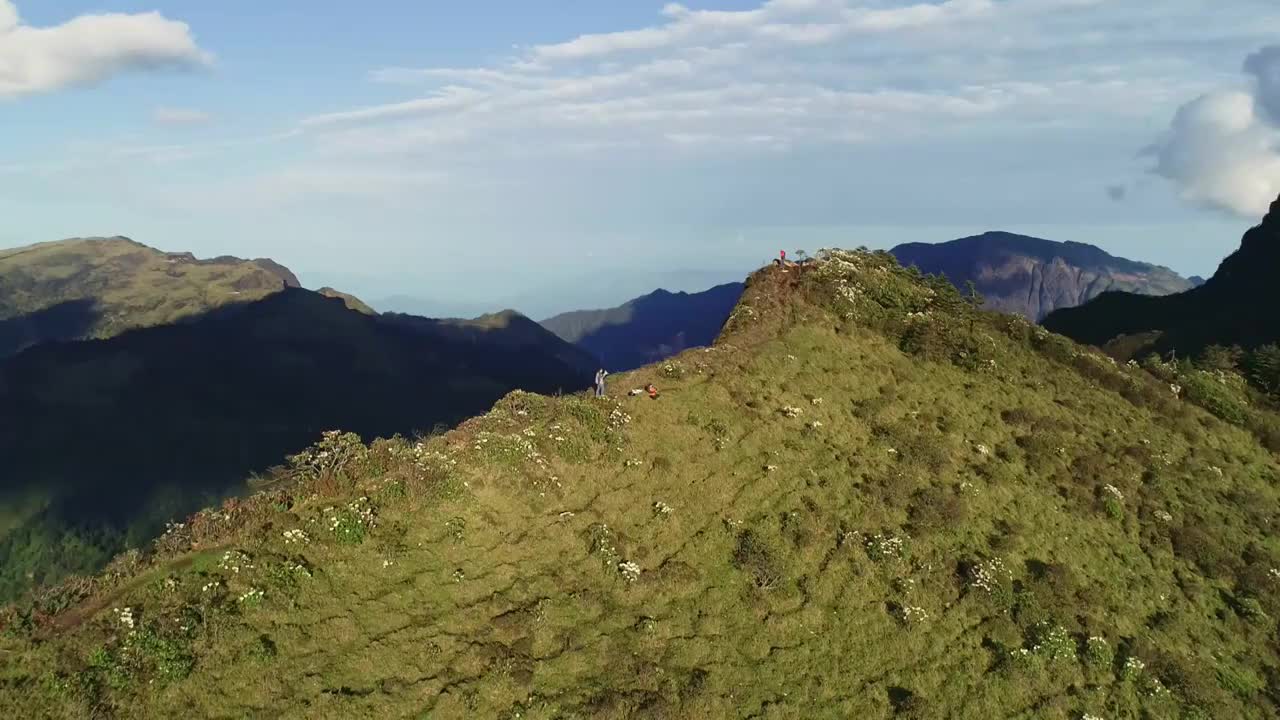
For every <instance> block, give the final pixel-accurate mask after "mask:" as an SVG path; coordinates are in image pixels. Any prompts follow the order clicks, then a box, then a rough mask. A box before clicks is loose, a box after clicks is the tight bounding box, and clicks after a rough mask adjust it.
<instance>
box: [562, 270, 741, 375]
mask: <svg viewBox="0 0 1280 720" xmlns="http://www.w3.org/2000/svg"><path fill="white" fill-rule="evenodd" d="M741 295H742V284H741V283H727V284H724V285H719V286H716V287H714V288H711V289H710V290H705V291H703V292H699V293H683V292H680V293H672V292H667V291H666V290H658V291H656V292H653V293H650V294H649V295H645V296H643V297H639V298H636V299H634V300H631V301H630V302H627V303H625V304H623V305H620V306H618V307H616V308H610V309H608V310H579V311H575V312H569V313H564V314H562V315H557V316H555V317H553V318H549V319H547V320H543V321H542V325H543V327H546V328H547V329H549V330H551V331H552V332H554V333H555V334H556V335H558V336H560V338H561V339H563V340H565V341H567V342H571V343H573V344H575V345H577V346H578V347H580V348H582V349H583V350H586V351H587V352H589V353H591V354H592V355H594V356H595V357H597V358H599V359H600V362H601V363H602V364H603V365H604V367H606V368H607V369H609V370H631V369H633V368H637V367H640V366H641V365H644V364H646V363H651V362H656V361H658V360H662V359H663V358H667V357H670V356H671V355H675V354H676V353H679V352H682V351H684V350H686V349H688V348H691V347H701V346H703V345H709V344H711V342H712V341H713V340H715V337H716V335H718V334H719V333H720V328H721V327H722V326H723V325H724V321H725V319H726V318H728V317H729V313H730V312H731V311H732V310H733V307H734V305H735V304H736V303H737V302H738V298H739V297H740V296H741Z"/></svg>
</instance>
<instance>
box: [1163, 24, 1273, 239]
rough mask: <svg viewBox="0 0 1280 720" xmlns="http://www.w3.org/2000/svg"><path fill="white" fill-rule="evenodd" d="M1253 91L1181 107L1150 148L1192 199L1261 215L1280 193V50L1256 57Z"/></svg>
mask: <svg viewBox="0 0 1280 720" xmlns="http://www.w3.org/2000/svg"><path fill="white" fill-rule="evenodd" d="M1245 71H1246V72H1248V73H1249V74H1251V75H1253V76H1254V77H1255V79H1256V83H1255V85H1254V88H1253V89H1252V91H1251V92H1245V91H1241V90H1219V91H1215V92H1211V93H1207V94H1205V95H1201V96H1200V97H1198V98H1196V99H1195V100H1192V101H1191V102H1189V103H1187V104H1185V105H1183V106H1182V107H1181V108H1179V109H1178V111H1177V113H1176V114H1175V115H1174V118H1173V122H1172V124H1171V126H1170V128H1169V130H1168V131H1166V132H1165V134H1164V136H1163V137H1162V138H1160V139H1159V140H1158V141H1157V142H1156V143H1155V144H1154V145H1152V146H1151V147H1149V148H1147V149H1146V150H1145V151H1144V154H1146V155H1150V156H1151V157H1154V158H1155V165H1154V166H1153V167H1152V168H1151V171H1152V172H1154V173H1155V174H1157V175H1160V176H1162V177H1164V178H1166V179H1168V180H1170V181H1172V182H1173V183H1174V184H1175V185H1176V186H1177V187H1178V190H1179V193H1180V194H1181V195H1182V197H1183V198H1185V199H1186V200H1188V201H1190V202H1194V203H1197V204H1201V205H1206V206H1209V207H1213V208H1217V209H1220V210H1225V211H1227V212H1231V213H1235V214H1237V215H1241V216H1243V217H1248V218H1257V217H1260V216H1262V215H1263V214H1265V213H1266V212H1267V209H1268V208H1269V207H1270V205H1271V203H1272V202H1273V201H1274V200H1275V199H1276V198H1277V196H1280V125H1278V123H1277V120H1278V119H1280V114H1277V112H1276V110H1277V109H1280V48H1276V47H1269V48H1264V49H1263V50H1261V51H1259V52H1257V53H1255V54H1253V55H1250V56H1249V58H1248V60H1246V62H1245Z"/></svg>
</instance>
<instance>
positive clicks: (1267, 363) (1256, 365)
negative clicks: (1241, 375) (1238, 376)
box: [1241, 343, 1280, 396]
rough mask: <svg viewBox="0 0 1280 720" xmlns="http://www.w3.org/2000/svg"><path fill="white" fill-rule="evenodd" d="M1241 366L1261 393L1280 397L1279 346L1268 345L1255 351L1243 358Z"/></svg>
mask: <svg viewBox="0 0 1280 720" xmlns="http://www.w3.org/2000/svg"><path fill="white" fill-rule="evenodd" d="M1241 366H1242V367H1243V368H1244V371H1245V373H1246V374H1247V375H1248V377H1249V380H1250V381H1251V382H1253V384H1254V385H1256V386H1257V387H1258V388H1260V389H1261V390H1262V391H1263V392H1266V393H1268V394H1269V395H1275V396H1280V345H1276V344H1275V343H1270V344H1268V345H1263V346H1262V347H1259V348H1257V349H1255V350H1254V351H1253V352H1251V353H1249V354H1248V355H1247V356H1245V357H1244V359H1243V360H1242V361H1241Z"/></svg>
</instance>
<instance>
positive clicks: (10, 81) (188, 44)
mask: <svg viewBox="0 0 1280 720" xmlns="http://www.w3.org/2000/svg"><path fill="white" fill-rule="evenodd" d="M211 61H212V56H211V55H209V54H208V53H206V52H205V51H203V50H201V49H200V47H199V46H198V45H197V44H196V42H195V39H194V38H193V37H192V34H191V29H190V28H189V27H188V26H187V24H186V23H182V22H177V21H174V20H169V19H167V18H165V17H164V16H162V15H161V14H160V13H158V12H151V13H142V14H135V15H126V14H120V13H105V14H98V15H81V16H79V17H76V18H73V19H71V20H68V21H67V22H65V23H63V24H61V25H55V26H51V27H40V28H37V27H32V26H30V25H26V24H24V23H23V22H22V21H21V18H20V17H19V15H18V9H17V7H16V6H15V5H14V4H13V2H12V0H0V99H3V98H6V97H10V98H12V97H19V96H22V95H30V94H34V93H41V92H49V91H53V90H59V89H62V88H66V87H70V86H76V85H90V84H93V83H97V82H101V81H103V80H106V79H107V78H109V77H111V76H113V75H116V74H118V73H121V72H126V71H131V70H150V69H154V68H160V67H193V66H200V65H205V64H208V63H210V62H211Z"/></svg>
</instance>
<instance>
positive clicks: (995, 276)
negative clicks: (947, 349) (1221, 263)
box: [890, 230, 1192, 321]
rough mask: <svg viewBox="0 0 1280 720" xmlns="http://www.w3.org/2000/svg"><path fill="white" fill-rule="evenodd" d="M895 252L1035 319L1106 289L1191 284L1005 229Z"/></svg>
mask: <svg viewBox="0 0 1280 720" xmlns="http://www.w3.org/2000/svg"><path fill="white" fill-rule="evenodd" d="M890 252H891V253H892V254H893V255H894V256H895V257H897V258H898V260H899V262H901V263H902V264H903V265H915V266H917V267H918V268H919V269H920V270H921V271H923V272H926V273H930V274H940V275H944V276H946V277H947V278H948V279H949V280H951V281H952V282H953V283H955V284H956V286H957V287H960V288H963V287H964V286H965V285H966V284H967V283H968V282H973V283H974V284H975V285H976V286H977V288H978V290H979V292H981V293H982V294H983V295H984V296H985V297H986V299H987V306H988V307H989V308H991V309H994V310H1001V311H1004V312H1014V313H1018V314H1021V315H1023V316H1025V317H1027V318H1028V319H1030V320H1034V321H1039V320H1041V319H1043V318H1044V317H1045V316H1047V315H1048V314H1049V313H1050V312H1052V311H1053V310H1055V309H1058V308H1062V307H1073V306H1075V305H1079V304H1081V303H1083V302H1087V301H1088V300H1090V299H1092V298H1093V297H1096V296H1097V295H1099V294H1101V293H1103V292H1106V291H1108V290H1132V291H1136V292H1141V293H1145V294H1152V295H1163V294H1168V293H1172V292H1180V291H1182V290H1186V289H1189V288H1190V287H1192V283H1191V282H1190V281H1188V280H1186V279H1184V278H1181V277H1179V276H1178V275H1177V274H1176V273H1174V272H1173V271H1172V270H1169V269H1168V268H1163V267H1159V266H1156V265H1150V264H1148V263H1143V262H1137V261H1134V260H1128V259H1125V258H1120V257H1116V256H1114V255H1111V254H1110V253H1107V252H1106V251H1104V250H1102V249H1101V248H1098V247H1095V246H1093V245H1088V244H1086V243H1079V242H1058V241H1055V240H1046V239H1043V238H1037V237H1031V236H1028V235H1018V234H1016V233H1011V232H1004V231H1000V230H991V231H988V232H985V233H982V234H981V235H973V236H970V237H965V238H960V239H958V240H951V241H949V242H942V243H936V244H930V243H908V244H905V245H899V246H897V247H895V248H893V249H892V250H890Z"/></svg>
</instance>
